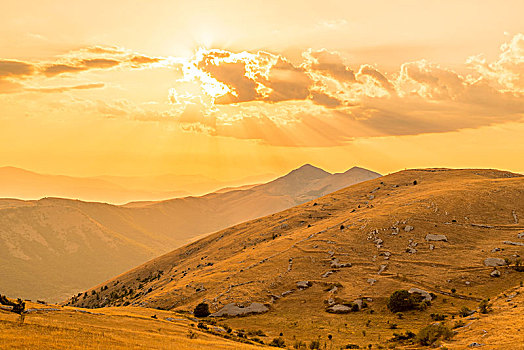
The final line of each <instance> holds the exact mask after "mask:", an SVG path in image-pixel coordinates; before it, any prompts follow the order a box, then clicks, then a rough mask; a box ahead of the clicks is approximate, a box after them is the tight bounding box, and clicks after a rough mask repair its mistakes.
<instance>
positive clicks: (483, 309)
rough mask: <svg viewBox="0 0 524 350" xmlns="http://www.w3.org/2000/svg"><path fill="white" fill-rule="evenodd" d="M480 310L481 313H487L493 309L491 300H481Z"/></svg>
mask: <svg viewBox="0 0 524 350" xmlns="http://www.w3.org/2000/svg"><path fill="white" fill-rule="evenodd" d="M479 311H480V313H481V314H487V313H488V312H490V311H491V305H490V304H489V302H488V301H487V300H486V299H484V300H482V301H481V302H480V304H479Z"/></svg>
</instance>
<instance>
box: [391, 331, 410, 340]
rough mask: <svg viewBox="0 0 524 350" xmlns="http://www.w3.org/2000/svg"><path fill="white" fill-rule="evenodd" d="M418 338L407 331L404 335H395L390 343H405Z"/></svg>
mask: <svg viewBox="0 0 524 350" xmlns="http://www.w3.org/2000/svg"><path fill="white" fill-rule="evenodd" d="M415 337H416V334H415V333H413V332H412V331H406V332H405V333H404V334H402V333H393V338H391V339H390V340H389V341H390V342H405V341H407V340H411V339H413V338H415Z"/></svg>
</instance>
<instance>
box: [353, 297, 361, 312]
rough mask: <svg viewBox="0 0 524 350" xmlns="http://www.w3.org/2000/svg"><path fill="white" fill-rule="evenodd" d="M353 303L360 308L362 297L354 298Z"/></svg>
mask: <svg viewBox="0 0 524 350" xmlns="http://www.w3.org/2000/svg"><path fill="white" fill-rule="evenodd" d="M353 304H355V305H357V306H358V309H359V310H362V305H363V302H362V299H355V300H354V301H353Z"/></svg>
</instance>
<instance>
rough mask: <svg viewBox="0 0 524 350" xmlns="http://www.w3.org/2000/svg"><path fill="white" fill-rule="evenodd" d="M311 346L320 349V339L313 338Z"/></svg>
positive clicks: (313, 349)
mask: <svg viewBox="0 0 524 350" xmlns="http://www.w3.org/2000/svg"><path fill="white" fill-rule="evenodd" d="M309 348H310V349H312V350H315V349H320V340H312V341H311V343H309Z"/></svg>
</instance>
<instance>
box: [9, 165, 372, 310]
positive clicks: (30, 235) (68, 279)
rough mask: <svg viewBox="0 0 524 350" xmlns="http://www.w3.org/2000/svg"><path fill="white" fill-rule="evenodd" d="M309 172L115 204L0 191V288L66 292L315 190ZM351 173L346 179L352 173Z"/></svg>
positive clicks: (27, 293) (58, 296) (44, 294)
mask: <svg viewBox="0 0 524 350" xmlns="http://www.w3.org/2000/svg"><path fill="white" fill-rule="evenodd" d="M310 167H311V166H310ZM311 168H313V167H311ZM298 170H300V169H298ZM309 170H312V171H314V172H316V173H326V172H324V171H323V170H321V169H318V168H315V169H309ZM306 173H308V172H307V171H306ZM326 174H328V173H326ZM369 174H375V173H372V172H369ZM326 176H331V177H332V176H334V175H329V174H328V175H326ZM377 176H378V175H377ZM309 179H312V178H311V177H309V175H307V174H306V175H303V174H302V170H300V171H295V172H292V175H291V176H289V175H286V176H283V177H281V178H280V180H279V181H278V180H275V181H276V183H277V184H281V185H282V184H285V186H284V187H285V188H293V191H284V190H282V193H281V194H279V192H278V191H279V190H281V189H283V188H284V187H281V188H280V189H279V188H278V187H276V186H275V185H274V183H275V181H272V182H270V183H268V184H264V185H258V186H255V187H253V188H249V189H246V190H241V189H240V190H231V191H226V192H224V193H211V194H208V195H205V196H202V197H185V198H176V199H171V200H166V201H159V202H135V203H130V204H129V205H120V206H118V205H111V204H106V203H97V202H84V201H80V200H70V199H63V198H44V199H41V200H35V201H21V200H15V199H0V267H2V268H3V267H4V266H6V268H5V269H4V271H5V272H6V275H5V278H2V279H1V280H0V289H1V290H2V292H3V293H6V294H8V295H14V296H22V297H27V298H47V299H51V300H63V299H65V298H66V297H68V296H70V295H71V293H74V292H76V291H79V290H83V289H86V288H89V286H91V285H93V284H97V283H99V282H101V281H103V280H105V279H108V278H110V277H111V276H114V275H116V274H119V273H122V272H124V271H126V270H128V269H130V268H132V267H134V266H136V265H139V264H141V263H143V262H145V261H147V260H148V259H151V258H153V257H155V256H159V255H160V254H163V253H166V252H168V251H170V250H172V249H174V248H176V247H179V246H181V245H183V244H186V243H188V242H189V241H190V240H192V239H194V238H195V237H198V236H202V235H204V234H207V233H211V232H215V231H217V230H220V229H223V228H225V227H228V226H231V225H234V224H238V223H239V222H242V221H246V220H249V219H253V218H256V217H260V216H264V215H267V214H270V213H274V212H277V211H280V210H283V209H286V208H289V207H292V206H293V205H296V204H297V203H299V202H303V201H304V200H308V199H313V198H316V196H314V195H311V194H310V195H307V196H305V198H304V195H302V193H301V191H302V192H308V191H310V187H309V185H310V184H311V186H313V187H311V188H315V189H316V187H315V186H316V185H315V183H314V181H310V180H309ZM326 179H327V177H326ZM348 179H349V180H348V181H351V182H348V183H347V185H350V184H351V183H353V181H357V179H356V178H348ZM366 179H367V177H364V176H363V177H362V180H366ZM299 180H300V181H299ZM295 183H297V184H298V185H295ZM286 186H287V187H286ZM316 191H318V189H316ZM321 192H322V191H321ZM322 193H325V192H322ZM34 276H46V278H45V279H39V278H38V279H37V278H35V277H34Z"/></svg>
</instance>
